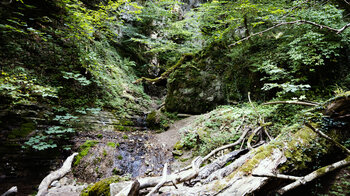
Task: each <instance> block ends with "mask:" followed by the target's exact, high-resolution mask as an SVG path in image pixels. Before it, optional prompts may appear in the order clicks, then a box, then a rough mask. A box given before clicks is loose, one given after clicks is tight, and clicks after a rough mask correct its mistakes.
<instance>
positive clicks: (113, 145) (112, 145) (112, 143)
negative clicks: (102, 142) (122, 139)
mask: <svg viewBox="0 0 350 196" xmlns="http://www.w3.org/2000/svg"><path fill="white" fill-rule="evenodd" d="M107 146H110V147H112V148H115V147H116V146H117V144H116V143H114V142H108V143H107Z"/></svg>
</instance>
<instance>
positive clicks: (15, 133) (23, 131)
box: [8, 122, 36, 139]
mask: <svg viewBox="0 0 350 196" xmlns="http://www.w3.org/2000/svg"><path fill="white" fill-rule="evenodd" d="M35 128H36V126H35V124H34V123H33V122H27V123H23V124H21V127H20V128H18V129H13V130H12V132H11V133H10V134H9V135H8V138H9V139H14V138H24V137H26V136H27V135H29V134H30V133H31V132H32V131H34V130H35Z"/></svg>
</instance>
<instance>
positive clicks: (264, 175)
mask: <svg viewBox="0 0 350 196" xmlns="http://www.w3.org/2000/svg"><path fill="white" fill-rule="evenodd" d="M252 176H254V177H270V178H280V179H285V180H299V179H300V178H301V177H297V176H290V175H284V174H272V173H271V174H252Z"/></svg>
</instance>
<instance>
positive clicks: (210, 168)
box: [197, 149, 248, 179]
mask: <svg viewBox="0 0 350 196" xmlns="http://www.w3.org/2000/svg"><path fill="white" fill-rule="evenodd" d="M247 152H248V150H247V149H244V150H235V151H232V152H230V153H227V154H225V155H223V156H221V157H219V158H217V159H216V160H215V161H214V162H212V163H210V164H209V165H206V166H204V167H203V168H201V169H200V171H199V174H198V177H197V179H205V178H207V177H208V176H209V175H211V174H212V173H213V172H215V171H217V170H219V169H221V168H223V167H224V166H225V165H226V164H227V163H228V162H231V161H233V160H235V159H237V157H239V156H241V155H242V154H245V153H247Z"/></svg>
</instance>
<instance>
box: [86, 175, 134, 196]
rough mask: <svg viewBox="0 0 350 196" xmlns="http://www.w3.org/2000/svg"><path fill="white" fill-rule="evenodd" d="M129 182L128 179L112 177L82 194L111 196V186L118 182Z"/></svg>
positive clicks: (97, 183)
mask: <svg viewBox="0 0 350 196" xmlns="http://www.w3.org/2000/svg"><path fill="white" fill-rule="evenodd" d="M125 180H128V178H126V177H120V176H112V177H109V178H106V179H103V180H101V181H99V182H96V183H95V184H93V185H90V186H88V187H87V188H85V189H84V190H83V191H82V192H81V194H80V195H81V196H110V195H111V193H110V188H109V185H110V184H112V183H116V182H121V181H125Z"/></svg>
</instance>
